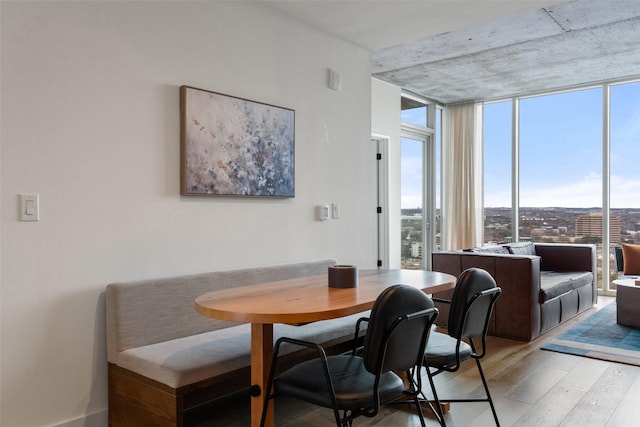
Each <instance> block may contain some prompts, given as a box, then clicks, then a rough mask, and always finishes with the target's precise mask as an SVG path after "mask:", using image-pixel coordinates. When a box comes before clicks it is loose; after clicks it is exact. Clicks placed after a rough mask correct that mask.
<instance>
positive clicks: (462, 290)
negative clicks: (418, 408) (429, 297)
mask: <svg viewBox="0 0 640 427" xmlns="http://www.w3.org/2000/svg"><path fill="white" fill-rule="evenodd" d="M501 292H502V290H501V289H500V288H499V287H498V286H497V285H496V282H495V280H494V279H493V277H491V275H490V274H489V273H488V272H486V271H485V270H482V269H480V268H469V269H467V270H465V271H463V272H462V274H460V276H459V277H458V279H457V280H456V286H455V289H454V291H453V295H452V297H451V301H446V300H440V299H434V301H439V302H444V303H450V304H451V306H450V310H449V322H448V331H447V332H448V333H447V334H445V333H441V332H432V333H431V334H430V336H429V341H428V343H427V348H426V351H425V354H424V361H423V364H424V366H425V368H426V371H427V374H428V377H429V384H430V385H431V392H432V393H433V397H434V400H435V405H434V406H435V408H436V411H437V417H438V421H439V422H440V424H441V425H442V426H443V427H444V426H446V423H445V420H444V414H443V410H442V406H441V403H443V402H444V403H446V402H488V403H489V405H490V406H491V412H492V413H493V418H494V419H495V422H496V425H497V426H500V422H499V421H498V415H497V413H496V409H495V406H494V404H493V399H492V398H491V393H490V392H489V387H488V386H487V380H486V378H485V376H484V372H483V371H482V366H481V365H480V359H482V358H483V357H484V356H485V355H486V353H487V347H486V336H487V330H488V328H489V320H490V318H491V313H492V312H493V307H494V305H495V303H496V300H497V299H498V297H499V296H500V293H501ZM478 344H480V346H478ZM467 360H475V362H476V366H477V367H478V372H479V373H480V378H481V380H482V385H483V386H484V390H485V394H486V397H485V398H459V399H449V398H446V399H443V398H440V397H438V393H437V391H436V387H435V383H434V380H433V377H434V376H436V375H438V374H441V373H443V372H455V371H457V370H458V369H460V365H461V364H462V363H463V362H465V361H467ZM423 397H424V396H423Z"/></svg>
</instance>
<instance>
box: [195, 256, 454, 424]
mask: <svg viewBox="0 0 640 427" xmlns="http://www.w3.org/2000/svg"><path fill="white" fill-rule="evenodd" d="M455 280H456V278H455V276H452V275H450V274H446V273H440V272H434V271H426V270H405V269H392V270H385V269H371V270H359V271H358V272H357V286H355V287H350V288H349V287H347V288H336V287H330V286H329V284H328V282H329V280H328V274H321V275H314V276H306V277H298V278H294V279H289V280H281V281H275V282H268V283H262V284H258V285H249V286H238V287H232V288H227V289H222V290H217V291H213V292H208V293H205V294H203V295H200V296H199V297H197V298H196V300H195V307H196V311H197V312H198V313H200V314H202V315H204V316H208V317H212V318H215V319H221V320H230V321H235V322H243V323H250V324H251V391H252V392H251V396H252V397H251V426H252V427H253V426H259V425H260V419H261V416H262V409H263V401H264V392H265V385H266V384H267V380H268V375H269V369H270V366H271V360H272V357H273V325H274V324H276V323H284V324H290V325H302V324H306V323H310V322H317V321H321V320H328V319H335V318H338V317H343V316H349V315H352V314H356V313H360V312H363V311H367V310H370V309H371V308H372V307H373V304H374V303H375V301H376V299H377V298H378V296H379V295H380V293H381V292H382V291H383V290H384V289H386V288H387V287H389V286H392V285H395V284H404V285H410V286H414V287H416V288H418V289H421V290H422V291H424V292H425V293H427V294H431V293H434V292H440V291H444V290H448V289H451V288H453V287H454V286H455ZM273 423H274V412H273V405H271V404H270V405H269V408H268V410H267V417H266V422H265V426H268V427H271V426H273Z"/></svg>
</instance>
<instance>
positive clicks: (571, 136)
mask: <svg viewBox="0 0 640 427" xmlns="http://www.w3.org/2000/svg"><path fill="white" fill-rule="evenodd" d="M610 103H611V120H610V123H611V131H610V138H611V163H610V170H611V185H610V188H611V191H610V196H611V199H610V200H611V202H610V203H611V207H612V208H639V207H640V167H638V164H639V163H640V82H637V83H627V84H621V85H615V86H611V102H610ZM602 105H603V92H602V88H594V89H585V90H580V91H574V92H565V93H559V94H553V95H546V96H539V97H531V98H523V99H521V101H520V206H522V207H582V208H589V207H600V206H602V171H603V165H602V158H603V148H602V128H603V119H602V111H603V107H602ZM511 110H512V107H511V101H506V102H499V103H491V104H486V105H485V107H484V180H485V182H484V185H485V194H484V200H485V203H484V205H485V207H508V206H511V173H512V172H511V170H512V168H511V122H512V120H511ZM418 145H419V144H415V143H405V140H404V139H403V143H402V153H401V156H402V159H401V162H402V174H401V180H402V184H401V185H402V192H403V195H402V201H401V204H402V208H415V207H418V206H421V199H420V192H421V188H420V187H418V184H419V183H420V182H421V160H420V158H421V155H422V154H421V150H418V148H419V147H418Z"/></svg>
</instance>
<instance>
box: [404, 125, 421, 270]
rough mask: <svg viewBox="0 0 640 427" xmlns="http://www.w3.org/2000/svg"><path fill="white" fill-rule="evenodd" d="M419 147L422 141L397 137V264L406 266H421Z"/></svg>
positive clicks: (416, 267) (411, 267)
mask: <svg viewBox="0 0 640 427" xmlns="http://www.w3.org/2000/svg"><path fill="white" fill-rule="evenodd" d="M423 150H424V143H423V141H419V140H416V139H411V138H405V137H403V138H401V139H400V162H401V164H400V171H401V172H400V207H401V209H402V212H401V228H402V232H401V235H400V237H401V239H402V241H401V248H400V250H401V265H402V268H406V269H421V268H422V251H423V247H422V245H423V239H422V233H423V231H422V230H423V215H422V208H423V200H422V194H423V182H424V179H423V176H424V171H423V169H424V168H423Z"/></svg>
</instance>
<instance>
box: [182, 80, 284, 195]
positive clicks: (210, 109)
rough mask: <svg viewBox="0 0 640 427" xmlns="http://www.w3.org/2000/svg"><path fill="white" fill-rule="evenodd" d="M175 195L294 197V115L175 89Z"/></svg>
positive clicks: (191, 89)
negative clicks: (177, 161)
mask: <svg viewBox="0 0 640 427" xmlns="http://www.w3.org/2000/svg"><path fill="white" fill-rule="evenodd" d="M180 116H181V117H180V158H181V161H180V188H181V190H180V194H181V195H183V196H242V197H276V198H292V197H295V111H294V110H292V109H289V108H283V107H278V106H274V105H270V104H265V103H262V102H257V101H251V100H248V99H244V98H238V97H235V96H230V95H225V94H221V93H217V92H211V91H208V90H204V89H198V88H194V87H190V86H181V87H180Z"/></svg>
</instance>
